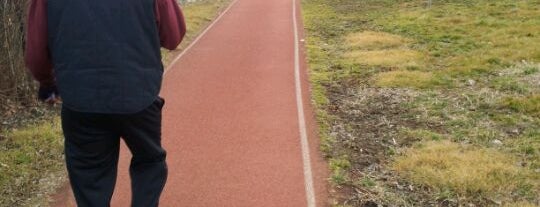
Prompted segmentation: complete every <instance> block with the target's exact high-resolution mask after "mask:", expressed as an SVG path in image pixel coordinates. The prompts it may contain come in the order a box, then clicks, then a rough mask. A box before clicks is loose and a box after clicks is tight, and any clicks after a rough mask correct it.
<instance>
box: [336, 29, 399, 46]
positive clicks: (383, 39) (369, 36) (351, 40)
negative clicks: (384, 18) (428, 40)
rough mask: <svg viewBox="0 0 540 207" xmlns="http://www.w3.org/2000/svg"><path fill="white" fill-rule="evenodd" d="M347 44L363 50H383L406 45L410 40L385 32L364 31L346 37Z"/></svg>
mask: <svg viewBox="0 0 540 207" xmlns="http://www.w3.org/2000/svg"><path fill="white" fill-rule="evenodd" d="M345 39H346V43H347V45H349V46H351V47H353V48H358V49H362V50H382V49H387V48H395V47H400V46H403V45H405V44H406V43H407V42H409V40H407V39H405V38H403V37H401V36H399V35H393V34H390V33H385V32H373V31H364V32H357V33H351V34H349V35H347V37H345Z"/></svg>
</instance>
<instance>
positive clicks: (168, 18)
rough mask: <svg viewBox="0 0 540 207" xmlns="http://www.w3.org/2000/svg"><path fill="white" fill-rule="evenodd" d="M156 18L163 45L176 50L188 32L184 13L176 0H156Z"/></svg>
mask: <svg viewBox="0 0 540 207" xmlns="http://www.w3.org/2000/svg"><path fill="white" fill-rule="evenodd" d="M155 10H156V19H157V24H158V28H159V38H160V42H161V46H162V47H164V48H167V49H169V50H174V49H176V47H178V45H179V44H180V42H182V39H183V38H184V35H185V34H186V22H185V20H184V14H183V13H182V10H181V9H180V6H178V4H177V3H176V0H156V4H155Z"/></svg>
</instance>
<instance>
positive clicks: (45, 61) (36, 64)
mask: <svg viewBox="0 0 540 207" xmlns="http://www.w3.org/2000/svg"><path fill="white" fill-rule="evenodd" d="M47 42H48V41H47V0H32V1H31V2H30V8H29V13H28V20H27V31H26V50H25V55H24V56H25V57H24V60H25V63H26V67H27V68H28V70H29V71H30V73H32V76H34V78H35V79H36V80H37V81H38V82H39V83H40V85H41V86H52V85H54V84H55V79H54V74H53V65H52V61H51V56H50V52H49V47H48V43H47Z"/></svg>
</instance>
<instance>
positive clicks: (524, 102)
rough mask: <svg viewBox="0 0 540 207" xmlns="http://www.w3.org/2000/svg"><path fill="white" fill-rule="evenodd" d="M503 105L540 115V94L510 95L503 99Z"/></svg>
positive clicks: (518, 110)
mask: <svg viewBox="0 0 540 207" xmlns="http://www.w3.org/2000/svg"><path fill="white" fill-rule="evenodd" d="M503 105H504V106H506V107H508V108H510V109H512V110H514V111H517V112H521V113H526V114H531V115H533V116H537V117H540V95H531V96H527V97H509V98H506V99H505V100H504V101H503Z"/></svg>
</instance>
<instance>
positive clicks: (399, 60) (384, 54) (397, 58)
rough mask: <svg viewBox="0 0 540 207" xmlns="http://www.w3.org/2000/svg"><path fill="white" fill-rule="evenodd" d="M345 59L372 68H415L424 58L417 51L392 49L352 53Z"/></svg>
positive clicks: (346, 55)
mask: <svg viewBox="0 0 540 207" xmlns="http://www.w3.org/2000/svg"><path fill="white" fill-rule="evenodd" d="M345 57H347V58H351V59H354V60H353V61H354V62H357V63H361V64H367V65H370V66H386V67H392V66H397V67H400V66H405V67H415V66H416V65H418V62H419V61H420V58H421V57H422V55H421V54H419V53H418V52H416V51H413V50H408V49H391V50H375V51H351V52H348V53H347V54H345Z"/></svg>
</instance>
